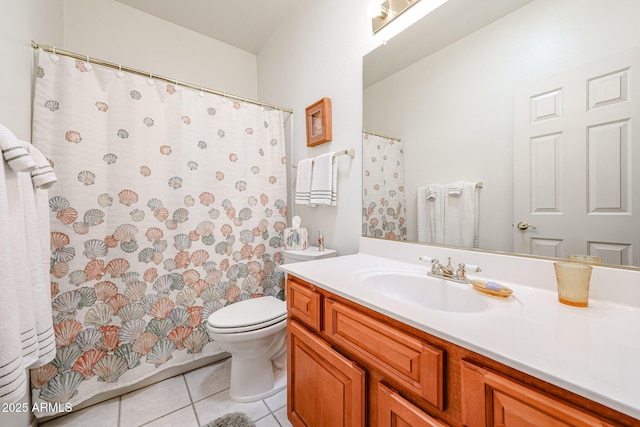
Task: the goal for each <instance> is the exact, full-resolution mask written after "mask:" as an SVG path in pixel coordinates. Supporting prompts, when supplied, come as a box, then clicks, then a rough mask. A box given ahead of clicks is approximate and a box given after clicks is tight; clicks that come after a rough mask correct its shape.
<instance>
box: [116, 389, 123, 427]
mask: <svg viewBox="0 0 640 427" xmlns="http://www.w3.org/2000/svg"><path fill="white" fill-rule="evenodd" d="M121 416H122V395H120V396H118V420H117V422H118V427H120V417H121Z"/></svg>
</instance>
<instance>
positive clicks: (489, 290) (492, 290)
mask: <svg viewBox="0 0 640 427" xmlns="http://www.w3.org/2000/svg"><path fill="white" fill-rule="evenodd" d="M471 284H472V285H473V289H475V290H476V291H478V292H481V293H483V294H487V295H490V296H492V297H496V298H508V297H509V295H511V294H512V293H513V291H512V290H511V289H510V288H508V287H506V286H504V285H501V284H500V283H496V282H491V281H487V280H472V281H471Z"/></svg>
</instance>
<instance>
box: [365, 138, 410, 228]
mask: <svg viewBox="0 0 640 427" xmlns="http://www.w3.org/2000/svg"><path fill="white" fill-rule="evenodd" d="M362 153H363V154H362V158H363V177H362V235H363V236H372V237H383V238H385V239H391V240H405V239H406V238H407V226H406V224H405V219H406V217H405V193H404V155H403V149H402V142H401V141H399V140H396V139H393V138H387V137H383V136H379V135H373V134H371V133H368V132H363V133H362Z"/></svg>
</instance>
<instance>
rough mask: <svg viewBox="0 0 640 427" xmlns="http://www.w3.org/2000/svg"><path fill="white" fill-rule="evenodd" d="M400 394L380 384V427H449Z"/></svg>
mask: <svg viewBox="0 0 640 427" xmlns="http://www.w3.org/2000/svg"><path fill="white" fill-rule="evenodd" d="M447 426H448V424H445V423H443V422H442V421H438V420H437V419H435V418H433V417H431V416H430V415H429V414H427V413H426V412H424V411H422V410H421V409H420V408H418V407H417V406H415V405H414V404H412V403H411V402H409V401H408V400H406V399H404V398H403V397H402V396H400V394H399V393H398V392H397V391H395V390H393V389H391V388H389V387H387V386H385V385H384V384H382V383H378V427H447Z"/></svg>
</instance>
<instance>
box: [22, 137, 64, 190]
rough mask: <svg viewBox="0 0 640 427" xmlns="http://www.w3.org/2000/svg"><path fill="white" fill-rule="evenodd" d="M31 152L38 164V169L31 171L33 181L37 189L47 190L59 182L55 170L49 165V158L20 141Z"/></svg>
mask: <svg viewBox="0 0 640 427" xmlns="http://www.w3.org/2000/svg"><path fill="white" fill-rule="evenodd" d="M20 142H21V143H22V144H23V146H24V147H25V148H26V149H27V150H28V151H29V154H30V155H31V157H32V158H33V160H34V161H35V163H36V168H35V169H34V170H32V171H31V180H32V181H33V186H34V187H35V188H42V189H43V190H47V189H49V188H51V186H52V185H53V184H55V183H56V182H57V181H58V177H56V174H55V172H54V171H53V168H52V167H51V165H50V164H49V161H48V160H47V158H46V157H45V156H44V154H42V153H41V152H40V150H38V149H37V148H36V147H35V146H33V145H31V144H29V143H28V142H25V141H20Z"/></svg>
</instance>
